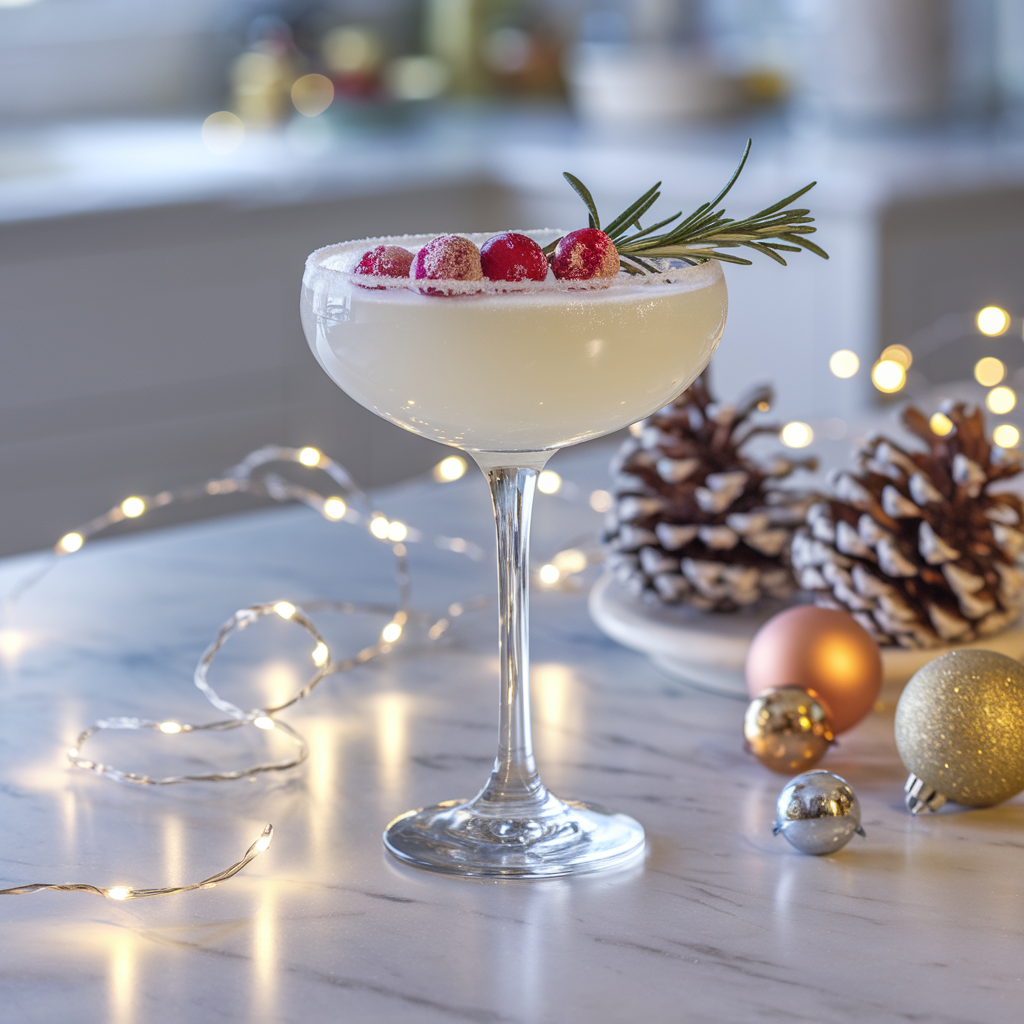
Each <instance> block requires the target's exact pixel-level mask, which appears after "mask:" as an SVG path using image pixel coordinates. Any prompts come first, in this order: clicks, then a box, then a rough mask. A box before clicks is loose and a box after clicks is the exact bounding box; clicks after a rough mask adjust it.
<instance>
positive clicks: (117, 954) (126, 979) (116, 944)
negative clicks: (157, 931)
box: [107, 885, 138, 1024]
mask: <svg viewBox="0 0 1024 1024" xmlns="http://www.w3.org/2000/svg"><path fill="white" fill-rule="evenodd" d="M115 892H116V893H117V895H114V893H115ZM107 895H108V896H109V897H110V898H111V899H114V900H116V899H119V898H120V899H125V898H126V897H127V895H128V890H127V889H126V888H125V887H124V886H120V885H115V886H114V887H113V888H112V889H110V890H109V891H108V892H107ZM136 941H137V940H136V937H135V934H134V933H133V932H131V931H128V930H126V929H121V928H118V929H115V930H114V931H113V933H112V934H110V935H109V942H110V950H109V954H108V955H109V957H110V959H109V963H108V966H107V1000H108V1007H109V1020H110V1024H134V1021H135V987H136V966H137V965H136V957H137V954H138V950H137V947H136Z"/></svg>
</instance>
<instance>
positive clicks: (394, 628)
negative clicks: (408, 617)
mask: <svg viewBox="0 0 1024 1024" xmlns="http://www.w3.org/2000/svg"><path fill="white" fill-rule="evenodd" d="M401 635H402V627H401V626H400V625H399V624H398V623H397V622H389V623H388V624H387V625H386V626H385V627H384V628H383V629H382V630H381V633H380V638H381V640H383V641H384V643H386V644H393V643H394V642H395V641H396V640H397V639H398V638H399V637H400V636H401Z"/></svg>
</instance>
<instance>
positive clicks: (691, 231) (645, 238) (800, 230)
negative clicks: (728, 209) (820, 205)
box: [545, 139, 828, 274]
mask: <svg viewBox="0 0 1024 1024" xmlns="http://www.w3.org/2000/svg"><path fill="white" fill-rule="evenodd" d="M750 144H751V140H750V139H747V145H746V147H745V148H744V150H743V156H742V158H741V159H740V162H739V165H738V166H737V167H736V170H735V171H734V172H733V175H732V177H731V178H730V179H729V181H728V182H727V184H726V186H725V188H723V189H722V191H721V192H719V193H718V195H717V196H715V198H714V199H712V200H711V202H710V203H702V204H701V205H700V206H698V207H697V209H696V210H694V211H693V213H691V214H690V215H689V216H688V217H687V218H685V220H681V221H680V220H679V218H680V217H682V212H681V211H680V212H679V213H674V214H672V216H671V217H666V218H665V219H664V220H660V221H658V222H657V223H655V224H651V225H650V226H649V227H646V228H645V227H644V226H643V225H642V224H641V222H640V218H641V217H643V215H644V214H645V213H647V211H648V210H649V209H650V208H651V207H652V206H653V205H654V204H655V203H656V202H657V201H658V199H659V198H660V197H661V191H660V189H661V182H660V181H659V182H658V183H657V184H656V185H653V186H652V187H651V188H649V189H648V190H647V191H646V192H645V193H644V194H643V195H642V196H640V198H639V199H637V200H636V201H635V202H633V203H631V204H630V205H629V206H627V207H626V209H625V210H623V211H622V213H620V214H619V215H618V216H617V217H616V218H614V219H613V220H611V221H609V222H608V224H607V225H606V226H605V227H604V228H603V230H604V233H605V234H606V235H608V237H609V238H611V240H612V242H613V243H614V244H615V248H616V249H617V250H618V252H619V266H620V267H621V268H622V269H623V270H625V271H626V272H628V273H631V274H639V273H645V272H646V273H658V272H659V271H660V268H659V267H658V266H657V265H656V264H655V263H652V262H650V261H651V260H659V259H672V260H680V261H682V262H683V263H689V264H691V265H693V264H697V263H704V262H705V261H706V260H722V261H723V262H726V263H740V264H744V265H746V266H750V264H751V262H752V261H751V260H748V259H744V257H742V256H737V255H734V254H732V253H727V252H723V251H722V250H724V249H735V248H739V247H740V246H745V247H746V248H748V249H753V250H754V251H755V252H759V253H761V254H762V255H763V256H768V257H770V258H771V259H773V260H775V261H776V262H777V263H781V264H782V265H783V266H786V260H785V258H784V257H783V256H782V255H781V254H782V253H784V252H800V251H801V250H802V249H806V250H807V251H808V252H813V253H814V254H815V255H816V256H820V257H821V258H822V259H826V260H827V259H828V253H827V252H825V250H824V249H822V248H821V246H819V245H816V244H815V243H814V242H812V241H811V240H810V239H809V238H807V235H812V234H814V232H815V231H816V230H817V229H816V228H814V227H812V224H813V222H814V218H813V217H812V216H811V215H810V213H811V211H810V210H807V209H801V208H796V209H792V208H789V207H790V204H791V203H793V202H795V201H796V200H797V199H799V198H800V197H801V196H802V195H803V194H804V193H805V192H808V191H810V189H812V188H814V186H815V185H816V184H817V182H814V181H812V182H811V183H810V184H809V185H805V186H804V187H803V188H802V189H799V190H798V191H796V192H794V193H793V194H792V195H790V196H787V197H786V198H785V199H780V200H779V201H778V202H777V203H773V204H772V205H771V206H768V207H766V208H765V209H763V210H761V211H760V212H759V213H755V214H754V215H753V216H752V217H747V218H745V219H744V220H733V218H731V217H726V215H725V210H724V208H722V209H716V207H718V204H719V203H720V202H721V201H722V200H723V199H724V198H725V197H726V195H728V193H729V190H730V189H731V188H732V187H733V185H735V184H736V180H737V178H739V176H740V174H741V172H742V171H743V167H744V165H745V164H746V162H747V156H748V155H749V154H750ZM564 177H565V180H566V181H567V182H568V183H569V184H570V185H571V186H572V188H573V190H574V191H575V192H576V194H577V195H578V196H579V197H580V199H582V200H583V203H584V205H585V206H586V207H587V210H588V212H589V214H590V227H592V228H597V229H599V230H602V229H601V218H600V216H599V215H598V212H597V204H596V203H595V202H594V197H593V196H592V195H591V194H590V189H588V188H587V186H586V185H584V184H583V182H582V181H580V179H579V178H577V177H576V176H575V175H573V174H569V173H568V172H566V173H565V175H564ZM676 221H678V223H675V222H676ZM669 225H673V226H672V227H668V226H669ZM662 228H668V230H666V231H661V233H660V234H655V232H657V231H660V230H661V229H662ZM557 244H558V240H556V241H554V242H552V243H551V244H550V245H549V246H547V247H545V252H548V253H550V252H553V251H554V249H555V246H556V245H557Z"/></svg>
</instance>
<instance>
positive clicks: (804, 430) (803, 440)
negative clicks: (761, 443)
mask: <svg viewBox="0 0 1024 1024" xmlns="http://www.w3.org/2000/svg"><path fill="white" fill-rule="evenodd" d="M779 440H780V441H781V442H782V443H783V444H784V445H785V446H786V447H787V448H806V447H807V446H808V445H809V444H810V443H811V442H812V441H813V440H814V431H813V430H811V428H810V426H809V425H808V424H806V423H801V422H800V421H799V420H793V422H792V423H787V424H786V425H785V426H784V427H783V428H782V430H780V431H779Z"/></svg>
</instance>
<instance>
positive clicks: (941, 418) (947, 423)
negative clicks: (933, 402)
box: [928, 412, 953, 437]
mask: <svg viewBox="0 0 1024 1024" xmlns="http://www.w3.org/2000/svg"><path fill="white" fill-rule="evenodd" d="M928 426H929V427H931V428H932V433H933V434H938V436H939V437H945V436H946V435H947V434H948V433H949V432H950V431H951V430H952V429H953V421H952V420H951V419H950V418H949V417H948V416H947V415H946V414H945V413H944V412H936V413H933V414H932V418H931V419H930V420H929V421H928Z"/></svg>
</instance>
